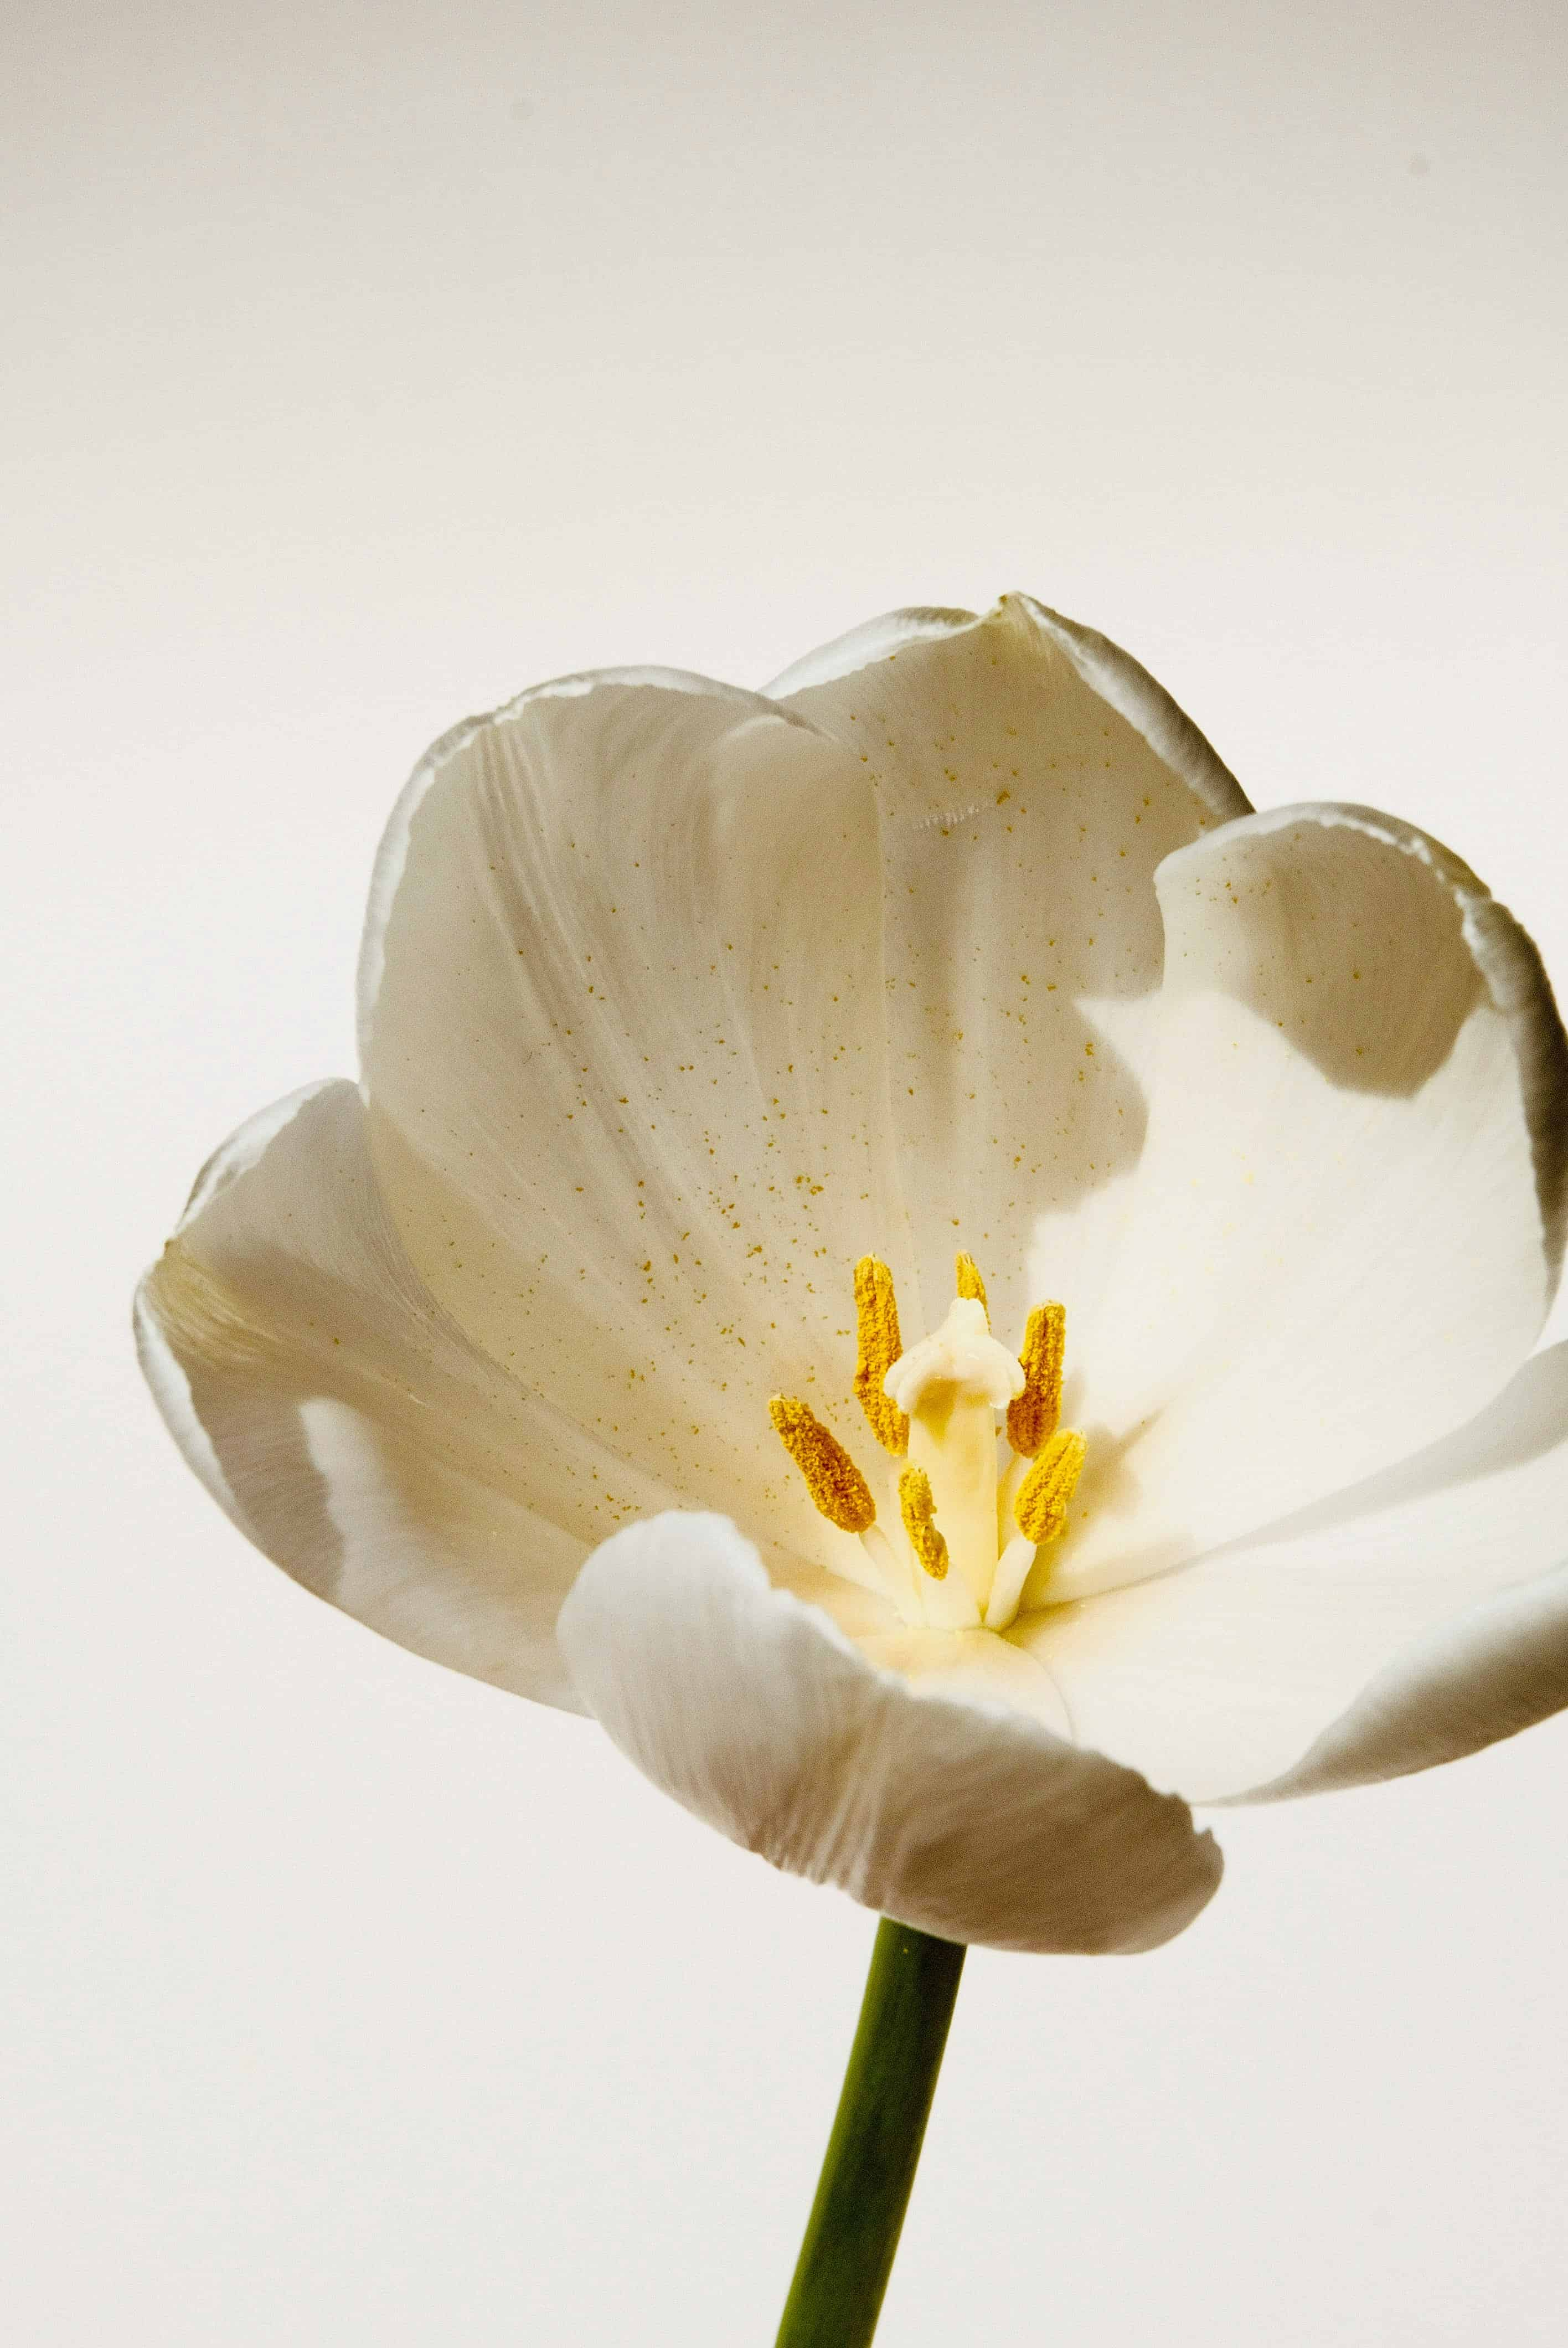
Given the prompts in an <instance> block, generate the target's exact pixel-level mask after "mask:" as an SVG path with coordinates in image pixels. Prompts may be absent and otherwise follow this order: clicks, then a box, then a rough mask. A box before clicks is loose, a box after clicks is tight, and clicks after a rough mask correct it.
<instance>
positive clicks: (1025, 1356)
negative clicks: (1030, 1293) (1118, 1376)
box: [1008, 1304, 1067, 1459]
mask: <svg viewBox="0 0 1568 2348" xmlns="http://www.w3.org/2000/svg"><path fill="white" fill-rule="evenodd" d="M1066 1343H1067V1313H1066V1311H1065V1309H1064V1308H1063V1307H1062V1306H1061V1305H1060V1304H1037V1305H1036V1306H1035V1308H1034V1311H1033V1312H1032V1313H1030V1316H1029V1321H1028V1324H1027V1325H1026V1327H1025V1329H1024V1333H1023V1350H1022V1352H1021V1353H1020V1355H1019V1363H1020V1367H1021V1368H1022V1371H1023V1380H1024V1384H1023V1392H1022V1394H1020V1395H1019V1397H1018V1400H1017V1401H1016V1402H1009V1405H1008V1441H1009V1443H1010V1444H1011V1445H1012V1447H1013V1449H1014V1450H1015V1451H1016V1452H1017V1453H1018V1454H1019V1456H1020V1458H1023V1459H1032V1458H1033V1457H1034V1456H1035V1454H1036V1452H1037V1451H1038V1450H1039V1449H1040V1446H1041V1444H1043V1443H1046V1442H1049V1440H1050V1437H1052V1436H1053V1435H1054V1434H1055V1433H1056V1429H1057V1423H1058V1421H1059V1420H1060V1419H1061V1356H1062V1352H1063V1349H1064V1347H1065V1345H1066Z"/></svg>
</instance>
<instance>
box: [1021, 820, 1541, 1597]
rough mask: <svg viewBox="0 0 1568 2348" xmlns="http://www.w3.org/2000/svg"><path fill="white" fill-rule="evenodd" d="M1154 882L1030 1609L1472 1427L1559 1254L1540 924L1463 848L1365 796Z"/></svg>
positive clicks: (1165, 1557)
mask: <svg viewBox="0 0 1568 2348" xmlns="http://www.w3.org/2000/svg"><path fill="white" fill-rule="evenodd" d="M1158 886H1159V891H1160V897H1161V901H1162V904H1163V909H1164V913H1165V922H1166V981H1165V986H1164V990H1163V996H1162V1034H1161V1039H1160V1062H1159V1075H1158V1079H1157V1083H1156V1087H1155V1092H1154V1096H1153V1104H1152V1107H1151V1113H1150V1125H1149V1139H1148V1144H1147V1147H1146V1148H1145V1150H1144V1153H1143V1160H1142V1163H1141V1164H1140V1166H1139V1169H1138V1172H1137V1176H1136V1179H1135V1181H1134V1183H1133V1185H1132V1207H1131V1212H1130V1217H1129V1223H1128V1230H1127V1234H1126V1238H1125V1240H1124V1242H1123V1245H1122V1250H1121V1251H1120V1253H1119V1255H1118V1258H1117V1261H1116V1264H1115V1269H1114V1275H1113V1279H1112V1286H1111V1290H1110V1293H1109V1295H1108V1297H1107V1299H1106V1302H1105V1303H1104V1306H1103V1309H1102V1312H1101V1313H1100V1314H1099V1315H1098V1316H1097V1317H1096V1319H1095V1320H1094V1322H1093V1324H1092V1325H1091V1326H1088V1327H1086V1326H1085V1325H1084V1323H1082V1322H1079V1323H1077V1324H1076V1325H1074V1324H1072V1323H1070V1327H1071V1329H1072V1338H1073V1362H1074V1365H1075V1366H1076V1368H1077V1371H1078V1374H1079V1375H1078V1379H1077V1383H1076V1385H1075V1386H1074V1387H1072V1388H1071V1389H1070V1392H1069V1395H1068V1405H1067V1406H1068V1410H1069V1413H1070V1415H1071V1416H1072V1418H1073V1419H1074V1421H1075V1423H1078V1424H1082V1425H1083V1426H1084V1427H1085V1431H1086V1433H1087V1434H1088V1436H1089V1461H1088V1467H1087V1469H1086V1471H1085V1475H1084V1478H1083V1482H1082V1484H1081V1486H1080V1488H1079V1493H1078V1498H1077V1501H1076V1504H1075V1509H1074V1519H1075V1523H1074V1528H1073V1529H1072V1530H1071V1532H1070V1534H1069V1536H1068V1538H1067V1540H1066V1541H1065V1542H1064V1543H1063V1544H1061V1546H1060V1547H1059V1549H1058V1550H1056V1551H1055V1552H1053V1553H1052V1554H1051V1555H1050V1557H1049V1559H1048V1560H1046V1561H1045V1562H1044V1563H1043V1564H1042V1567H1041V1568H1040V1569H1037V1572H1036V1575H1035V1577H1034V1578H1033V1580H1032V1581H1031V1583H1030V1591H1029V1593H1028V1595H1029V1600H1030V1603H1040V1602H1041V1601H1043V1600H1045V1599H1046V1598H1047V1597H1050V1598H1052V1599H1060V1598H1063V1597H1071V1596H1077V1595H1080V1594H1083V1593H1085V1592H1087V1591H1091V1590H1093V1589H1097V1588H1103V1587H1106V1586H1109V1585H1112V1584H1114V1583H1117V1582H1122V1581H1128V1580H1130V1579H1133V1578H1136V1577H1137V1576H1138V1575H1141V1574H1145V1573H1151V1572H1158V1571H1161V1570H1163V1569H1164V1568H1166V1567H1168V1566H1169V1565H1171V1564H1173V1563H1179V1562H1181V1561H1182V1560H1184V1559H1187V1558H1191V1557H1193V1556H1194V1555H1199V1554H1202V1553H1203V1552H1204V1550H1207V1549H1209V1548H1211V1547H1212V1546H1214V1544H1215V1543H1216V1542H1219V1541H1221V1540H1229V1539H1232V1538H1234V1537H1235V1536H1236V1535H1238V1534H1240V1533H1243V1532H1246V1531H1249V1530H1251V1529H1254V1528H1255V1527H1256V1526H1258V1525H1262V1524H1267V1523H1269V1522H1271V1521H1272V1520H1273V1519H1275V1518H1276V1517H1278V1516H1281V1515H1283V1514H1285V1513H1286V1511H1287V1510H1289V1509H1295V1508H1298V1507H1301V1506H1303V1505H1305V1504H1306V1503H1307V1502H1308V1501H1310V1500H1312V1499H1314V1498H1317V1497H1319V1496H1320V1495H1322V1494H1324V1493H1326V1492H1329V1491H1334V1490H1337V1489H1339V1488H1342V1487H1343V1486H1345V1485H1347V1484H1348V1483H1350V1482H1352V1481H1354V1480H1355V1479H1356V1478H1359V1477H1361V1476H1364V1475H1366V1474H1368V1473H1369V1472H1370V1471H1371V1470H1372V1469H1373V1468H1376V1467H1378V1466H1379V1465H1380V1464H1382V1463H1383V1462H1385V1461H1389V1460H1392V1459H1396V1458H1399V1457H1403V1456H1405V1455H1407V1454H1409V1452H1411V1451H1413V1450H1415V1449H1417V1448H1418V1447H1420V1446H1422V1445H1424V1444H1426V1443H1428V1442H1430V1441H1432V1440H1433V1439H1434V1438H1435V1437H1438V1436H1439V1435H1440V1434H1442V1433H1443V1432H1444V1431H1445V1430H1446V1429H1449V1428H1451V1427H1455V1426H1460V1425H1462V1424H1463V1423H1464V1421H1465V1420H1466V1419H1468V1418H1469V1417H1471V1416H1473V1415H1474V1413H1475V1412H1477V1411H1478V1410H1479V1409H1481V1406H1483V1405H1484V1404H1485V1402H1486V1401H1487V1400H1488V1399H1489V1397H1491V1395H1495V1394H1496V1393H1497V1391H1498V1389H1499V1388H1500V1386H1501V1385H1502V1383H1503V1382H1504V1380H1505V1379H1506V1378H1507V1377H1509V1376H1510V1375H1511V1374H1512V1372H1513V1370H1514V1369H1515V1368H1517V1366H1518V1365H1519V1363H1520V1362H1521V1360H1522V1358H1523V1356H1524V1355H1525V1354H1527V1353H1528V1352H1529V1350H1530V1347H1531V1345H1532V1343H1533V1341H1534V1339H1535V1337H1536V1335H1537V1334H1538V1333H1539V1331H1540V1328H1541V1325H1542V1319H1543V1317H1544V1314H1545V1312H1546V1308H1547V1304H1548V1303H1549V1301H1550V1298H1551V1294H1552V1291H1553V1282H1554V1281H1555V1277H1556V1272H1557V1267H1558V1264H1559V1262H1560V1260H1561V1253H1562V1241H1563V1152H1564V1137H1565V1133H1568V1126H1565V1123H1564V1113H1565V1109H1568V1078H1565V1073H1564V1072H1565V1067H1568V1054H1565V1047H1564V1044H1563V1033H1562V1029H1561V1027H1560V1025H1559V1024H1558V1021H1557V1016H1556V1013H1555V1010H1554V1008H1553V1003H1552V997H1551V993H1550V990H1549V988H1548V987H1547V984H1546V982H1545V979H1544V976H1543V975H1542V972H1541V968H1540V963H1539V960H1538V958H1537V956H1536V954H1535V951H1534V949H1533V947H1532V945H1531V944H1530V942H1529V940H1528V939H1527V938H1526V937H1524V935H1523V933H1522V932H1521V931H1520V930H1519V929H1518V928H1517V927H1516V925H1515V924H1514V923H1513V922H1512V921H1511V919H1510V917H1509V916H1508V914H1507V913H1505V912H1504V911H1502V909H1501V906H1498V905H1496V904H1494V903H1493V902H1492V901H1491V899H1490V898H1488V896H1487V895H1486V892H1485V891H1484V890H1483V889H1482V888H1481V883H1480V882H1479V881H1478V880H1476V879H1475V878H1474V876H1473V874H1471V873H1470V872H1469V871H1467V870H1466V869H1465V867H1464V866H1463V865H1461V864H1460V863H1459V861H1458V860H1457V859H1455V858H1453V857H1451V856H1450V854H1449V853H1448V851H1447V850H1443V849H1441V848H1440V847H1438V846H1437V844H1436V843H1435V842H1433V841H1431V840H1430V839H1427V838H1426V837H1425V836H1424V834H1422V833H1420V832H1418V831H1415V830H1413V829H1410V827H1409V826H1408V825H1402V824H1399V823H1397V822H1396V821H1394V820H1393V819H1391V818H1389V817H1385V816H1376V815H1372V814H1370V813H1368V811H1366V810H1365V809H1356V808H1333V807H1312V808H1286V809H1285V810H1282V811H1280V812H1278V813H1275V814H1270V815H1266V816H1255V817H1252V818H1250V819H1245V820H1243V821H1241V822H1239V823H1236V824H1232V825H1229V826H1227V827H1226V828H1225V830H1224V831H1223V832H1222V833H1219V834H1216V835H1214V837H1212V838H1210V839H1205V840H1203V841H1201V842H1199V843H1197V844H1195V845H1194V847H1192V848H1190V849H1188V850H1184V852H1183V853H1181V854H1179V855H1177V856H1173V858H1172V859H1171V860H1169V861H1168V862H1167V863H1166V864H1165V865H1164V866H1163V868H1162V870H1161V872H1160V875H1159V881H1158ZM1068 1303H1069V1306H1070V1309H1071V1297H1069V1299H1068Z"/></svg>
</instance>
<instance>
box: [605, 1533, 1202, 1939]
mask: <svg viewBox="0 0 1568 2348" xmlns="http://www.w3.org/2000/svg"><path fill="white" fill-rule="evenodd" d="M560 1639H561V1644H562V1646H563V1648H564V1649H565V1651H566V1654H567V1658H568V1661H569V1663H570V1665H571V1669H572V1673H573V1675H574V1677H575V1679H576V1681H577V1684H578V1686H579V1690H580V1692H581V1694H582V1696H583V1699H584V1701H585V1703H586V1704H588V1705H589V1709H590V1710H591V1711H593V1712H594V1713H595V1714H596V1715H598V1717H599V1719H600V1721H601V1722H602V1723H603V1725H604V1726H605V1727H606V1728H607V1729H608V1730H609V1732H610V1735H611V1736H612V1737H613V1738H614V1739H615V1742H616V1743H617V1744H618V1745H619V1746H620V1748H621V1750H622V1751H623V1752H624V1753H626V1754H627V1755H628V1756H629V1757H630V1759H631V1760H633V1761H634V1762H635V1763H636V1764H637V1766H638V1767H639V1768H640V1769H641V1770H643V1771H644V1772H645V1774H646V1775H647V1776H650V1777H651V1778H652V1780H653V1782H654V1783H655V1784H656V1785H658V1786H661V1787H663V1789H664V1790H665V1792H666V1793H669V1794H672V1795H673V1796H674V1797H675V1799H676V1800H677V1801H679V1802H682V1803H684V1805H685V1806H686V1807H687V1808H688V1809H691V1810H693V1811H695V1812H696V1814H697V1816H698V1817H699V1818H704V1819H706V1820H707V1822H708V1823H709V1825H711V1826H714V1827H717V1828H718V1829H719V1830H720V1832H721V1833H723V1834H726V1835H728V1836H729V1837H730V1838H731V1839H732V1840H733V1841H734V1842H738V1843H741V1844H743V1845H744V1846H745V1847H746V1848H747V1849H751V1850H755V1851H760V1852H761V1853H762V1854H763V1856H764V1857H765V1858H767V1859H771V1860H772V1861H773V1863H774V1866H776V1867H782V1868H786V1869H789V1870H790V1871H791V1872H792V1873H794V1874H798V1875H804V1876H808V1877H810V1878H811V1879H813V1880H814V1881H816V1882H831V1883H836V1884H837V1885H839V1886H840V1888H841V1889H842V1890H845V1891H847V1892H849V1893H850V1894H851V1896H852V1897H853V1898H855V1899H856V1900H860V1901H862V1902H863V1903H864V1904H865V1905H866V1907H869V1908H873V1909H876V1910H879V1911H881V1912H882V1913H885V1914H887V1915H892V1916H897V1918H899V1919H900V1920H901V1921H903V1922H905V1923H908V1924H913V1925H916V1926H917V1927H918V1928H919V1929H920V1930H922V1931H927V1932H934V1933H937V1934H938V1935H939V1936H940V1937H942V1938H944V1939H948V1940H954V1941H981V1942H986V1943H989V1945H991V1946H993V1947H996V1948H1006V1949H1032V1950H1042V1951H1043V1950H1061V1951H1102V1950H1132V1949H1146V1948H1153V1947H1156V1946H1158V1945H1159V1943H1160V1942H1161V1941H1166V1940H1169V1939H1170V1938H1171V1937H1172V1935H1173V1934H1174V1933H1176V1932H1178V1931H1181V1930H1182V1928H1183V1927H1184V1925H1185V1924H1187V1923H1188V1922H1190V1921H1191V1920H1192V1918H1193V1917H1194V1916H1195V1915H1196V1914H1197V1912H1198V1910H1200V1909H1201V1908H1202V1907H1203V1906H1204V1903H1205V1901H1206V1900H1208V1899H1209V1898H1210V1897H1211V1895H1212V1893H1213V1892H1214V1889H1215V1887H1216V1885H1217V1884H1218V1881H1219V1876H1220V1866H1221V1861H1220V1856H1219V1852H1218V1851H1217V1849H1215V1847H1214V1843H1213V1842H1212V1840H1211V1839H1210V1838H1208V1837H1207V1836H1206V1835H1199V1834H1196V1833H1194V1828H1193V1825H1192V1820H1191V1818H1190V1816H1189V1814H1188V1812H1187V1810H1186V1809H1185V1807H1184V1805H1182V1804H1181V1803H1180V1802H1177V1801H1173V1800H1172V1799H1171V1798H1170V1797H1160V1796H1157V1795H1154V1794H1153V1793H1151V1791H1150V1789H1149V1788H1148V1787H1147V1786H1146V1785H1144V1783H1143V1780H1142V1779H1141V1778H1139V1777H1138V1776H1135V1775H1134V1774H1133V1773H1132V1771H1130V1770H1125V1769H1120V1768H1117V1767H1116V1766H1114V1765H1113V1764H1112V1763H1111V1762H1108V1761H1105V1760H1102V1758H1101V1757H1100V1756H1098V1755H1095V1754H1090V1753H1081V1752H1078V1751H1076V1750H1075V1749H1074V1748H1073V1747H1072V1746H1070V1745H1068V1744H1066V1743H1064V1742H1063V1741H1062V1740H1061V1738H1060V1737H1058V1736H1056V1735H1052V1734H1051V1732H1050V1730H1049V1729H1048V1728H1045V1727H1043V1726H1041V1725H1040V1723H1039V1722H1038V1721H1037V1720H1034V1719H1031V1718H1029V1717H1027V1716H1026V1715H1024V1714H1022V1713H1021V1712H1012V1711H1008V1710H1005V1709H1003V1708H1001V1707H1000V1706H991V1705H989V1704H977V1703H975V1702H972V1701H966V1700H963V1699H960V1698H955V1697H953V1696H950V1695H938V1694H921V1693H919V1692H917V1690H915V1689H912V1688H911V1687H910V1686H909V1685H908V1684H907V1683H906V1682H905V1681H904V1680H902V1679H901V1678H899V1677H897V1675H896V1674H894V1673H887V1672H883V1671H880V1670H878V1669H876V1667H875V1666H874V1665H873V1664H871V1663H867V1662H866V1659H865V1658H864V1657H863V1656H862V1655H861V1654H860V1653H857V1652H856V1649H855V1647H853V1646H852V1645H851V1644H850V1643H849V1642H848V1641H847V1640H846V1639H845V1638H844V1637H843V1636H842V1634H841V1633H840V1632H838V1631H837V1630H835V1627H834V1626H833V1624H832V1623H830V1622H828V1620H827V1619H826V1617H825V1615H823V1614H821V1613H819V1612H817V1611H816V1610H815V1608H812V1607H809V1606H804V1605H802V1604H800V1603H799V1602H798V1601H796V1600H795V1599H794V1598H792V1597H790V1596H788V1595H787V1594H784V1593H781V1592H779V1591H774V1590H772V1589H770V1587H769V1584H768V1580H767V1576H766V1574H765V1573H764V1570H763V1568H762V1565H761V1562H760V1560H758V1558H757V1555H756V1552H755V1550H753V1548H752V1547H751V1545H750V1544H749V1543H748V1542H747V1541H745V1540H743V1538H742V1537H741V1535H740V1534H739V1533H738V1532H737V1531H736V1529H735V1528H734V1527H733V1525H732V1524H729V1523H727V1522H726V1521H725V1520H724V1519H722V1518H717V1517H706V1516H688V1515H671V1516H666V1517H661V1518H659V1519H656V1520H655V1521H654V1522H652V1523H651V1524H645V1525H638V1526H634V1527H631V1528H629V1529H628V1530H627V1531H625V1532H623V1533H618V1534H617V1535H616V1536H615V1537H614V1539H613V1540H610V1541H607V1542H606V1543H605V1545H604V1547H603V1548H602V1549H600V1550H596V1551H595V1553H594V1555H593V1556H592V1557H591V1558H590V1559H589V1561H588V1563H587V1565H586V1566H585V1567H584V1568H583V1570H582V1572H581V1574H580V1575H579V1578H578V1581H577V1582H576V1584H575V1585H574V1587H573V1589H572V1591H571V1595H570V1596H569V1599H568V1600H567V1602H566V1604H565V1606H564V1607H563V1608H562V1610H561V1618H560Z"/></svg>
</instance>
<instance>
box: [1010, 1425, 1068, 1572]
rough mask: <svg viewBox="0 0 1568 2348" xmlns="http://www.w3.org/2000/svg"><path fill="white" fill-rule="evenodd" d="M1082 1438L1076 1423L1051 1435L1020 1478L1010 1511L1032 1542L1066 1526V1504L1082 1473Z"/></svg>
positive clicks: (1048, 1537)
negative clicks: (1027, 1472) (1020, 1481)
mask: <svg viewBox="0 0 1568 2348" xmlns="http://www.w3.org/2000/svg"><path fill="white" fill-rule="evenodd" d="M1083 1454H1084V1441H1083V1437H1082V1436H1081V1435H1080V1434H1079V1432H1078V1430H1077V1428H1076V1427H1071V1426H1064V1427H1063V1428H1062V1429H1061V1433H1060V1434H1059V1435H1053V1436H1052V1437H1051V1438H1050V1442H1049V1443H1048V1444H1047V1445H1046V1447H1045V1449H1044V1450H1043V1451H1042V1452H1041V1453H1040V1457H1039V1458H1038V1459H1037V1460H1036V1461H1035V1463H1034V1466H1033V1467H1032V1468H1030V1471H1029V1474H1028V1475H1027V1476H1026V1477H1025V1478H1024V1479H1023V1482H1022V1483H1021V1484H1020V1486H1019V1491H1018V1498H1017V1499H1016V1500H1015V1501H1014V1502H1013V1504H1012V1512H1013V1516H1014V1518H1015V1519H1017V1522H1018V1529H1019V1530H1020V1533H1023V1534H1024V1535H1025V1536H1026V1537H1027V1539H1029V1540H1031V1541H1034V1542H1037V1543H1038V1542H1040V1541H1053V1540H1057V1539H1058V1537H1059V1536H1060V1535H1061V1534H1062V1533H1064V1532H1065V1531H1066V1529H1067V1504H1068V1502H1069V1500H1071V1498H1072V1495H1073V1493H1074V1491H1075V1490H1076V1489H1077V1486H1078V1479H1079V1478H1080V1476H1081V1475H1082V1473H1083Z"/></svg>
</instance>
